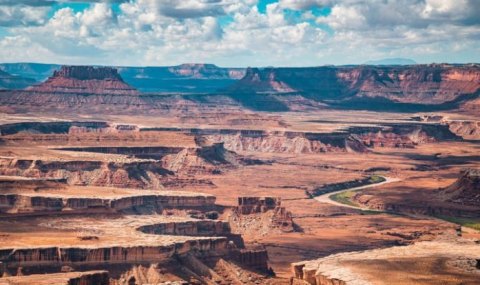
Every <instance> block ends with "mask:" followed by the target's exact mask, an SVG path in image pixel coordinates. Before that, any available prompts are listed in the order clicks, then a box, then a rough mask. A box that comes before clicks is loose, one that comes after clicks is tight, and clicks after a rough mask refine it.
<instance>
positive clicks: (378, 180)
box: [368, 175, 385, 184]
mask: <svg viewBox="0 0 480 285" xmlns="http://www.w3.org/2000/svg"><path fill="white" fill-rule="evenodd" d="M384 181H385V178H383V177H382V176H380V175H372V176H370V179H369V180H368V182H370V183H371V184H375V183H381V182H384Z"/></svg>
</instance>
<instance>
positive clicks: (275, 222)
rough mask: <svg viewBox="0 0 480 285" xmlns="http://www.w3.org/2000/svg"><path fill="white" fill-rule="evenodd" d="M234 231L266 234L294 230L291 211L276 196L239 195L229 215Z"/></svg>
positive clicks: (259, 234)
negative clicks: (236, 204) (235, 205)
mask: <svg viewBox="0 0 480 285" xmlns="http://www.w3.org/2000/svg"><path fill="white" fill-rule="evenodd" d="M229 222H230V225H231V226H232V231H233V232H234V233H241V234H242V235H243V234H250V235H252V234H253V235H257V236H262V235H268V234H271V233H276V232H292V231H294V223H293V218H292V213H291V212H289V211H287V210H286V209H285V207H282V206H281V199H280V198H276V197H239V198H238V206H237V207H236V208H234V209H233V212H232V213H231V215H230V216H229Z"/></svg>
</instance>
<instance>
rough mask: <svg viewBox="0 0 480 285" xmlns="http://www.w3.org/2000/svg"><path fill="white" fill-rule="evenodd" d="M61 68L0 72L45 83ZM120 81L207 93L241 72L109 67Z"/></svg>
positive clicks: (11, 66)
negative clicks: (115, 70) (116, 72)
mask: <svg viewBox="0 0 480 285" xmlns="http://www.w3.org/2000/svg"><path fill="white" fill-rule="evenodd" d="M61 67H62V66H61V65H57V64H42V63H4V64H0V69H1V70H4V71H6V72H8V73H10V74H14V75H18V76H21V77H27V78H33V79H35V81H37V82H42V81H45V80H46V79H47V78H48V77H50V76H51V75H52V74H53V72H55V71H57V70H59V69H60V68H61ZM113 68H116V69H117V70H118V73H119V74H120V76H122V78H123V80H124V81H125V82H126V83H128V84H130V85H132V86H133V87H135V88H136V89H138V90H140V91H142V92H167V93H169V92H170V93H176V92H178V93H209V92H215V91H217V90H219V89H222V88H225V87H227V86H229V85H230V84H232V83H233V82H234V81H236V80H238V79H240V78H242V77H243V76H244V74H245V68H223V67H218V66H216V65H214V64H197V63H186V64H181V65H177V66H158V67H124V66H121V67H113Z"/></svg>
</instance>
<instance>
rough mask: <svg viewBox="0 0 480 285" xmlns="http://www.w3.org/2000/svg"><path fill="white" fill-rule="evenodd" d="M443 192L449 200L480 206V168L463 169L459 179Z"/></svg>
mask: <svg viewBox="0 0 480 285" xmlns="http://www.w3.org/2000/svg"><path fill="white" fill-rule="evenodd" d="M442 194H443V195H445V196H446V197H447V200H448V201H451V202H454V203H458V204H462V205H469V206H476V207H480V170H478V169H467V170H464V171H462V172H461V174H460V177H459V178H458V180H457V181H455V183H453V184H452V185H450V186H448V187H447V188H446V189H445V190H444V191H443V193H442Z"/></svg>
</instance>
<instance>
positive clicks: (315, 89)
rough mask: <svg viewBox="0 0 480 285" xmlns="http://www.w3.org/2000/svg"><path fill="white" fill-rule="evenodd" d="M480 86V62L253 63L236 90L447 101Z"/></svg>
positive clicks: (233, 90) (318, 97)
mask: <svg viewBox="0 0 480 285" xmlns="http://www.w3.org/2000/svg"><path fill="white" fill-rule="evenodd" d="M479 89H480V65H477V64H469V65H447V64H429V65H414V66H366V65H359V66H338V67H336V66H322V67H305V68H301V67H300V68H264V69H261V68H249V69H248V70H247V72H246V75H245V77H244V78H242V79H241V80H240V81H238V82H237V83H235V84H234V85H232V86H231V87H230V88H229V92H230V93H234V94H235V93H237V94H238V93H269V94H282V93H298V94H301V95H302V96H305V97H308V98H311V99H314V100H317V101H318V100H320V101H321V100H336V101H338V100H352V99H355V100H360V99H361V100H364V101H367V100H368V99H375V98H382V99H386V100H389V101H393V102H398V103H414V104H417V103H418V104H442V103H446V102H449V101H453V100H456V99H458V98H459V97H460V96H462V95H466V94H474V93H476V92H477V91H478V90H479Z"/></svg>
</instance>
